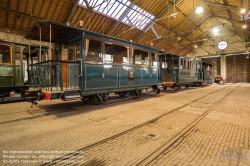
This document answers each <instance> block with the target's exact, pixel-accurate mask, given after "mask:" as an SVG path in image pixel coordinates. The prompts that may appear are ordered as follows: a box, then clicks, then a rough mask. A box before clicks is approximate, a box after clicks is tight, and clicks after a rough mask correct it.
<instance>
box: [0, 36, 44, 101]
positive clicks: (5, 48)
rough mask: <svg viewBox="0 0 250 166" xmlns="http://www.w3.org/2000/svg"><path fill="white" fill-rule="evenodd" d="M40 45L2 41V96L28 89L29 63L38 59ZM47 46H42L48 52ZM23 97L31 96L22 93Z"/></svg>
mask: <svg viewBox="0 0 250 166" xmlns="http://www.w3.org/2000/svg"><path fill="white" fill-rule="evenodd" d="M37 48H38V46H34V45H30V46H28V45H25V44H21V43H13V42H7V41H0V98H1V99H2V101H3V99H4V98H5V97H10V93H11V92H13V93H21V94H22V92H24V91H25V90H28V89H29V87H30V85H29V68H28V66H29V63H33V62H34V63H35V62H37V61H38V57H37V56H38V49H37ZM46 51H47V48H46V47H41V53H42V54H46ZM21 97H23V98H25V97H29V96H27V95H21Z"/></svg>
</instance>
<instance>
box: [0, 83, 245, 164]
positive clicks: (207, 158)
mask: <svg viewBox="0 0 250 166" xmlns="http://www.w3.org/2000/svg"><path fill="white" fill-rule="evenodd" d="M211 92H213V93H211ZM196 99H200V100H197V101H195V100H196ZM194 101H195V102H194ZM38 103H39V104H38V105H36V106H34V107H33V108H31V107H30V105H31V104H30V103H28V102H16V103H7V104H1V105H0V124H1V128H0V133H1V137H0V151H1V153H2V154H1V161H0V165H9V164H11V163H13V164H14V165H41V164H43V163H44V162H48V161H50V160H53V159H56V158H58V157H60V156H64V157H65V156H66V155H67V154H74V156H75V157H72V156H71V158H70V160H68V159H65V160H63V161H62V160H61V161H58V162H57V164H60V165H63V164H65V165H69V164H71V165H74V164H78V165H137V164H138V163H139V162H140V161H141V160H142V159H143V158H146V157H147V156H148V155H150V154H151V153H152V152H153V151H154V150H156V149H157V148H159V147H161V146H162V145H163V144H165V143H166V142H167V141H168V139H170V138H171V137H173V136H174V135H175V134H176V133H178V132H179V131H180V130H181V129H183V128H185V127H187V126H188V124H189V122H191V121H192V120H193V119H195V118H196V117H198V116H199V115H201V114H202V113H203V112H204V111H205V110H208V109H212V110H211V111H210V113H209V114H208V115H207V116H206V117H205V118H204V119H203V120H201V121H200V122H199V123H198V124H197V125H196V126H195V127H194V128H193V129H192V130H191V131H190V132H189V133H188V134H186V135H185V136H183V137H181V138H180V139H179V140H178V141H177V142H176V143H175V144H174V145H172V146H171V147H170V148H168V149H166V151H164V153H163V154H161V155H160V156H158V157H157V158H156V159H154V160H153V161H152V162H151V163H150V164H149V165H242V166H243V165H246V166H247V165H250V162H249V161H250V156H249V154H250V151H249V149H250V146H249V145H250V142H249V137H250V84H225V85H217V84H214V85H211V86H207V87H203V88H199V87H192V88H190V89H183V90H180V91H177V92H175V91H173V90H167V91H162V92H161V94H159V95H157V94H154V93H152V92H144V94H143V97H141V98H139V99H124V100H122V101H121V100H120V101H117V102H110V103H107V104H103V105H99V106H97V105H93V104H83V103H82V102H81V101H77V100H75V101H61V100H52V101H46V100H43V101H38ZM182 105H186V107H183V108H181V109H178V110H177V111H176V112H173V113H171V114H169V115H167V116H166V117H164V118H162V119H159V120H157V121H155V122H153V123H152V124H150V125H147V126H145V127H141V128H138V129H136V130H133V131H131V132H129V133H126V134H123V135H120V136H119V137H117V138H116V139H107V138H109V137H112V136H113V135H116V134H119V133H121V132H123V131H126V130H128V129H131V128H133V127H135V126H137V125H139V124H142V123H144V122H146V121H149V120H151V119H153V118H155V117H158V116H160V115H162V114H164V113H166V112H170V111H172V110H173V109H176V108H178V107H180V106H182ZM152 134H153V135H154V136H155V137H154V138H153V139H151V138H149V137H148V136H149V135H152ZM102 140H104V141H102ZM98 141H102V142H99V143H98V144H95V145H93V144H94V143H96V142H98ZM236 154H237V155H236ZM238 154H240V155H241V158H239V157H238V158H237V156H239V155H238ZM55 162H56V161H55ZM67 162H68V163H67Z"/></svg>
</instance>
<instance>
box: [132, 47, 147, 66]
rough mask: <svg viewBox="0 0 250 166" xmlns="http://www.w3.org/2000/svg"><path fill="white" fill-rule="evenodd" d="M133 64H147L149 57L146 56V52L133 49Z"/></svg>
mask: <svg viewBox="0 0 250 166" xmlns="http://www.w3.org/2000/svg"><path fill="white" fill-rule="evenodd" d="M133 55H134V59H133V61H134V64H138V65H149V58H148V52H146V51H143V50H139V49H134V54H133Z"/></svg>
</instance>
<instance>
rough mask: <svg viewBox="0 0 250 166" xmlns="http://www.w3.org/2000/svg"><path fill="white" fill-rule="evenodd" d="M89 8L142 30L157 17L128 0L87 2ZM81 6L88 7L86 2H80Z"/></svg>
mask: <svg viewBox="0 0 250 166" xmlns="http://www.w3.org/2000/svg"><path fill="white" fill-rule="evenodd" d="M87 1H88V4H89V6H91V7H92V8H93V9H94V10H95V11H98V12H101V13H103V14H105V15H108V16H110V17H112V18H114V19H115V20H119V19H121V21H122V22H124V23H126V24H129V25H130V26H132V27H137V28H139V29H141V30H143V29H144V28H145V26H146V25H147V24H148V23H149V22H150V20H151V19H154V18H155V17H154V16H153V15H151V14H149V13H148V12H146V11H145V10H143V9H141V8H140V7H138V6H136V5H133V7H130V6H129V5H130V4H131V2H130V1H128V0H87ZM78 4H79V5H82V6H85V7H87V5H86V3H85V0H80V1H79V3H78ZM125 11H126V13H127V14H125V16H124V17H123V18H120V17H121V15H122V14H123V13H124V12H125Z"/></svg>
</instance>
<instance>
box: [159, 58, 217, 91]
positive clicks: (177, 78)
mask: <svg viewBox="0 0 250 166" xmlns="http://www.w3.org/2000/svg"><path fill="white" fill-rule="evenodd" d="M160 62H161V63H162V68H161V69H160V73H161V76H162V78H161V82H162V88H163V89H164V90H166V89H167V88H170V89H174V90H176V91H177V90H178V89H181V87H182V86H185V88H188V87H190V86H192V85H195V84H199V85H208V84H209V83H210V82H212V77H211V75H212V72H211V70H208V69H209V67H210V69H211V65H209V64H207V63H204V62H201V61H199V60H196V59H195V58H188V57H182V56H178V55H172V54H166V55H162V56H161V59H160Z"/></svg>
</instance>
